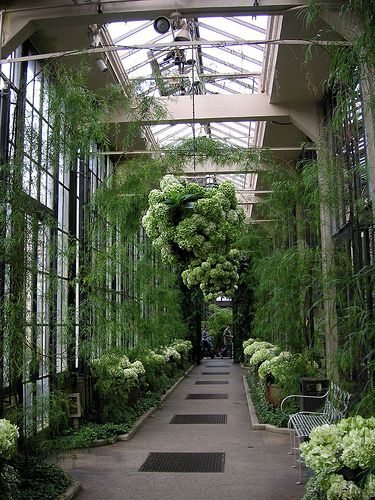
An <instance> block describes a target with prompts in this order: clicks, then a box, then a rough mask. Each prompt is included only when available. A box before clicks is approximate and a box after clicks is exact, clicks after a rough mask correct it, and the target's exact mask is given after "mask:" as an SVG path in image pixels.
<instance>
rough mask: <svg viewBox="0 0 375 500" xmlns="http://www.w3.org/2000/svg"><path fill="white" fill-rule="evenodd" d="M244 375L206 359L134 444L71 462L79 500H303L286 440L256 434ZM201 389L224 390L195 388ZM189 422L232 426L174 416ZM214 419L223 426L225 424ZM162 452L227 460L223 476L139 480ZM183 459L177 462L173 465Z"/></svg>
mask: <svg viewBox="0 0 375 500" xmlns="http://www.w3.org/2000/svg"><path fill="white" fill-rule="evenodd" d="M215 372H216V373H217V372H219V373H221V374H215ZM206 373H208V374H206ZM244 373H245V370H243V369H241V368H240V367H239V365H237V364H233V363H232V362H231V361H229V360H225V359H223V360H222V359H213V360H211V359H207V360H206V359H205V360H203V361H202V363H201V364H200V365H199V366H196V367H195V368H194V369H193V370H192V371H191V372H190V374H189V375H188V376H187V377H186V378H185V379H184V380H183V381H182V382H181V383H180V384H179V385H178V386H177V388H176V389H175V390H174V391H173V392H172V393H171V394H170V395H169V396H168V398H167V399H166V400H165V401H164V403H163V406H162V408H161V409H160V410H158V411H157V412H156V413H154V415H153V416H152V417H151V418H149V419H148V420H147V421H146V423H145V424H144V425H143V427H142V428H141V429H140V430H139V431H138V432H137V433H136V434H135V435H134V437H133V438H132V439H131V440H130V441H127V442H118V443H116V444H114V445H108V446H104V447H100V448H93V449H91V450H89V451H85V452H82V453H81V452H79V453H78V454H77V456H76V458H75V460H74V461H71V460H70V459H69V460H67V461H65V464H63V465H64V467H65V468H66V469H67V470H68V471H69V473H70V474H71V475H72V476H73V477H74V479H76V480H78V481H80V482H81V483H82V488H83V490H82V491H81V492H80V494H79V495H78V499H79V500H104V499H110V500H120V499H121V500H125V499H126V500H154V499H155V500H164V499H165V500H192V499H196V500H204V499H208V500H211V499H212V500H214V499H215V500H218V499H223V500H245V499H246V500H249V499H250V500H273V499H275V500H295V499H300V498H302V496H303V490H304V489H303V486H298V485H296V484H295V482H296V480H297V471H296V470H295V469H292V468H291V464H292V458H291V456H290V455H288V444H289V442H288V440H289V438H288V436H286V435H281V434H274V433H271V432H268V431H253V430H252V429H251V424H250V419H249V412H248V408H247V403H246V398H245V393H244V388H243V383H242V376H243V374H244ZM199 381H201V382H207V381H208V382H212V381H216V382H226V383H225V384H222V383H219V384H197V383H196V382H199ZM188 394H227V399H186V397H187V395H188ZM193 397H194V396H193ZM198 397H201V396H198ZM222 397H225V396H222ZM187 414H189V415H202V414H209V415H226V416H227V417H226V420H227V423H222V424H219V423H214V424H208V423H205V424H203V423H200V424H197V423H195V424H187V423H182V424H181V423H176V424H171V423H170V422H171V420H172V418H173V417H174V416H175V415H187ZM179 418H181V417H179ZM182 418H185V417H182ZM188 418H189V417H188ZM190 418H191V417H190ZM194 418H195V417H193V419H194ZM198 418H200V417H198ZM214 418H221V419H222V420H225V416H224V417H214ZM160 452H183V453H193V452H194V453H216V454H218V455H215V456H214V457H213V458H216V459H218V460H217V461H216V462H214V463H213V465H214V466H215V464H216V465H218V466H219V467H220V466H223V465H224V463H223V461H224V460H225V465H224V470H223V472H204V473H203V472H139V469H140V467H141V466H142V464H144V462H145V461H146V459H147V458H148V456H149V454H150V453H160ZM154 457H155V455H154ZM170 457H171V456H170V455H166V457H164V458H167V459H168V458H170ZM189 457H191V460H190V458H189V460H188V462H187V463H188V465H189V464H192V465H194V464H198V465H197V467H199V462H196V461H194V459H195V458H197V457H195V456H192V455H189ZM179 458H181V457H180V456H174V462H173V463H176V461H177V459H179ZM207 458H212V456H211V455H209V456H207V455H205V457H204V460H203V467H205V466H207V463H206V462H207V461H206V462H205V460H206V459H207ZM201 465H202V463H201ZM182 467H184V465H182Z"/></svg>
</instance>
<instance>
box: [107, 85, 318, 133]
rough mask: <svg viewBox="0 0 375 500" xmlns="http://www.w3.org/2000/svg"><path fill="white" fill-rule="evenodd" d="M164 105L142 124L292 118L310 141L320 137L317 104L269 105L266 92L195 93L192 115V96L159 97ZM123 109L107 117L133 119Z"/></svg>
mask: <svg viewBox="0 0 375 500" xmlns="http://www.w3.org/2000/svg"><path fill="white" fill-rule="evenodd" d="M159 102H161V103H162V104H164V105H165V116H164V117H159V116H158V117H154V116H149V117H146V118H144V120H143V121H144V123H149V124H152V123H159V124H160V123H194V122H199V123H208V122H236V121H259V120H260V121H262V120H265V121H269V120H274V119H275V118H276V119H279V120H280V119H285V120H287V121H291V122H292V124H293V125H295V126H296V127H297V128H298V129H299V130H301V131H302V132H303V133H304V134H306V135H307V136H308V137H309V138H310V139H311V140H312V141H317V139H318V136H319V120H318V112H317V106H316V104H314V103H305V104H304V105H300V104H290V105H289V106H284V105H277V104H270V102H269V96H267V95H266V94H250V95H243V94H236V95H224V94H216V95H195V96H194V116H193V98H192V96H190V95H189V96H173V98H172V99H171V98H170V97H160V98H159ZM135 119H136V117H131V116H129V115H128V114H126V113H125V112H124V111H123V110H121V109H118V110H113V113H111V117H110V120H111V122H113V123H126V122H130V121H134V120H135Z"/></svg>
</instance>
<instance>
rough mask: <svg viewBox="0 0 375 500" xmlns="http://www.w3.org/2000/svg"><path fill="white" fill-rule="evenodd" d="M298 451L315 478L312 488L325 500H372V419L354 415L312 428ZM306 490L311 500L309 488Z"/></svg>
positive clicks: (374, 420) (374, 453)
mask: <svg viewBox="0 0 375 500" xmlns="http://www.w3.org/2000/svg"><path fill="white" fill-rule="evenodd" d="M300 451H301V455H302V457H303V458H304V460H305V462H306V464H307V465H308V466H309V467H311V469H313V471H314V473H315V475H316V477H315V478H314V479H313V481H311V482H312V484H313V485H314V488H315V489H316V490H317V491H320V492H323V493H324V494H325V495H326V497H327V499H328V500H341V499H358V500H370V499H371V498H374V497H375V476H374V474H373V471H374V466H375V417H371V418H367V419H365V418H363V417H361V416H359V415H357V416H355V417H350V418H347V419H343V420H341V421H340V422H338V423H336V424H332V425H322V426H319V427H316V428H315V429H313V430H312V431H311V433H310V439H309V441H307V442H305V443H302V444H301V445H300ZM307 489H308V490H310V497H309V498H311V496H312V495H311V490H312V488H311V485H310V487H309V488H307ZM317 498H318V497H317Z"/></svg>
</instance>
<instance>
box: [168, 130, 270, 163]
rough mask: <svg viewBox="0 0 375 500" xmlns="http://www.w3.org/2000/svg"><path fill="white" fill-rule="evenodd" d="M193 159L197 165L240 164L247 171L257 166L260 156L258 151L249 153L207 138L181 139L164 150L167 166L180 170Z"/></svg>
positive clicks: (221, 141)
mask: <svg viewBox="0 0 375 500" xmlns="http://www.w3.org/2000/svg"><path fill="white" fill-rule="evenodd" d="M192 158H195V159H196V161H197V163H203V164H204V163H205V162H207V161H209V160H214V161H215V163H217V164H218V165H234V164H238V163H241V164H243V165H244V166H245V169H246V167H249V169H250V168H251V169H253V168H254V166H256V165H259V164H260V162H261V155H260V153H259V152H258V151H249V150H246V149H244V148H242V147H239V146H234V145H232V144H228V143H226V142H225V141H223V140H218V139H211V138H209V137H196V138H195V139H181V140H179V141H176V142H175V143H173V144H171V145H170V146H169V147H168V148H167V149H166V158H165V162H166V164H167V166H168V167H169V168H170V167H172V168H173V169H175V168H179V169H180V170H182V169H183V167H184V166H185V165H186V162H187V161H191V159H192Z"/></svg>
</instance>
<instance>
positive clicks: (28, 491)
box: [1, 456, 72, 500]
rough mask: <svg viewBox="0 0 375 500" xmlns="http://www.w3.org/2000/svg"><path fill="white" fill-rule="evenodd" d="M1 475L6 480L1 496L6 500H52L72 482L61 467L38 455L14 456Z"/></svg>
mask: <svg viewBox="0 0 375 500" xmlns="http://www.w3.org/2000/svg"><path fill="white" fill-rule="evenodd" d="M1 477H2V480H3V481H5V483H4V486H5V489H4V490H1V495H2V496H1V498H4V499H6V500H47V499H48V500H52V499H55V498H58V497H59V495H61V494H62V493H64V491H65V490H66V489H67V488H68V486H69V485H70V484H71V482H72V480H71V478H70V477H69V476H68V475H67V474H66V473H65V472H64V471H63V470H62V469H61V468H60V467H58V466H57V465H54V464H50V463H47V462H44V461H43V460H41V459H39V458H37V457H27V459H26V458H25V457H20V456H18V457H14V458H13V459H12V462H11V465H7V466H6V467H4V471H3V473H2V475H1ZM3 492H5V494H4V496H3ZM5 495H8V496H5Z"/></svg>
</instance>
